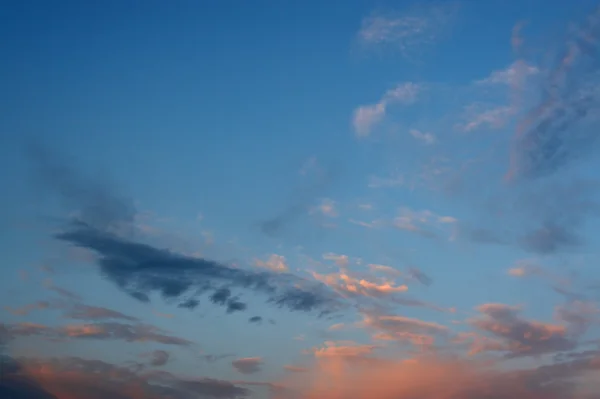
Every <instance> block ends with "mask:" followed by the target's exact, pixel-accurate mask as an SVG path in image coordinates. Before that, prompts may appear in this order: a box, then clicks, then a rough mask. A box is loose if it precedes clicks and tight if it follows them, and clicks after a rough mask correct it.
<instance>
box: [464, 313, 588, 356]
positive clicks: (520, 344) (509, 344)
mask: <svg viewBox="0 0 600 399" xmlns="http://www.w3.org/2000/svg"><path fill="white" fill-rule="evenodd" d="M479 310H480V312H481V313H483V314H484V316H483V317H479V318H476V319H473V320H471V324H472V325H473V326H475V327H476V328H478V329H480V330H482V331H485V332H488V333H490V334H492V335H494V336H496V337H497V338H500V339H501V340H502V341H503V343H504V344H503V345H502V347H501V348H500V347H499V348H497V349H502V350H503V351H505V353H506V356H507V357H520V356H535V355H541V354H546V353H557V352H561V351H569V350H573V349H575V347H576V346H577V342H576V340H575V338H576V337H574V336H569V334H568V331H567V330H566V329H564V328H563V327H562V326H556V325H551V324H544V323H539V322H535V321H529V320H525V319H523V318H521V317H519V315H518V313H519V309H517V308H514V307H510V306H507V305H502V304H487V305H482V306H480V307H479Z"/></svg>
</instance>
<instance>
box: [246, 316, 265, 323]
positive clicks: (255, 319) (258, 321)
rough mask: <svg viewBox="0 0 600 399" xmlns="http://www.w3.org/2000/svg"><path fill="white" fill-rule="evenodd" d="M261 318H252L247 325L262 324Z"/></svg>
mask: <svg viewBox="0 0 600 399" xmlns="http://www.w3.org/2000/svg"><path fill="white" fill-rule="evenodd" d="M262 320H263V318H262V317H260V316H252V317H251V318H249V319H248V323H256V324H262Z"/></svg>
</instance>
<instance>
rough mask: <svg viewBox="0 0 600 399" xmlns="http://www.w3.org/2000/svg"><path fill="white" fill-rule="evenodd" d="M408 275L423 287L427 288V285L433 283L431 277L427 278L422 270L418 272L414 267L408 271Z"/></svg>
mask: <svg viewBox="0 0 600 399" xmlns="http://www.w3.org/2000/svg"><path fill="white" fill-rule="evenodd" d="M408 273H409V275H410V276H411V277H412V278H414V279H415V280H417V281H418V282H420V283H421V284H423V285H426V286H429V285H431V283H433V280H432V279H431V277H429V276H428V275H427V274H425V273H424V272H423V271H422V270H420V269H418V268H416V267H414V266H413V267H411V268H410V269H409V270H408Z"/></svg>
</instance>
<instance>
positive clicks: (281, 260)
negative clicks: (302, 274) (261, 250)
mask: <svg viewBox="0 0 600 399" xmlns="http://www.w3.org/2000/svg"><path fill="white" fill-rule="evenodd" d="M255 264H256V266H258V267H263V268H265V269H269V270H271V271H274V272H287V271H289V267H288V265H287V262H286V260H285V257H284V256H281V255H277V254H272V255H271V256H269V259H267V260H266V261H261V260H256V262H255Z"/></svg>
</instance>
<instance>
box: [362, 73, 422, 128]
mask: <svg viewBox="0 0 600 399" xmlns="http://www.w3.org/2000/svg"><path fill="white" fill-rule="evenodd" d="M421 90H422V87H421V86H420V85H418V84H416V83H413V82H407V83H402V84H399V85H397V86H396V87H394V88H393V89H390V90H388V91H386V92H385V94H384V95H383V97H381V99H380V100H379V101H378V102H377V103H375V104H369V105H361V106H360V107H358V108H357V109H356V110H355V111H354V115H353V120H352V123H353V125H354V130H355V131H356V135H357V136H358V137H366V136H369V135H370V134H371V132H372V130H373V128H374V127H375V126H376V125H378V124H379V123H380V122H381V121H383V118H384V117H385V114H386V111H387V109H388V107H389V106H391V105H394V104H401V105H410V104H413V103H414V102H415V101H416V100H417V96H418V94H419V92H420V91H421Z"/></svg>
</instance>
